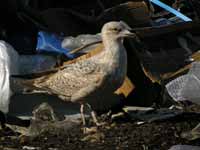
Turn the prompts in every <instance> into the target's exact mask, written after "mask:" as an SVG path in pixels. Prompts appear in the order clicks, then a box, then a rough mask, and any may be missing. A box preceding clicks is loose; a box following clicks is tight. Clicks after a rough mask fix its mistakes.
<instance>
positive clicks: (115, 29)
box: [112, 28, 121, 32]
mask: <svg viewBox="0 0 200 150" xmlns="http://www.w3.org/2000/svg"><path fill="white" fill-rule="evenodd" d="M112 30H113V31H115V32H120V31H121V29H120V28H113V29H112Z"/></svg>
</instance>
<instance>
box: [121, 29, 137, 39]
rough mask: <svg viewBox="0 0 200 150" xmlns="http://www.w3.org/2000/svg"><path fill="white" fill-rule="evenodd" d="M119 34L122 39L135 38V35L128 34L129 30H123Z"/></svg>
mask: <svg viewBox="0 0 200 150" xmlns="http://www.w3.org/2000/svg"><path fill="white" fill-rule="evenodd" d="M120 34H121V36H122V37H129V38H137V36H136V34H135V33H132V32H130V31H129V30H124V31H122V32H121V33H120Z"/></svg>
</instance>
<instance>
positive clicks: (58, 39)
mask: <svg viewBox="0 0 200 150" xmlns="http://www.w3.org/2000/svg"><path fill="white" fill-rule="evenodd" d="M62 40H63V37H62V36H57V35H56V34H53V33H49V32H45V31H40V32H38V40H37V47H36V50H37V51H38V52H58V53H61V54H64V55H65V56H67V57H68V58H74V55H72V54H69V52H70V49H65V48H62V46H61V43H62Z"/></svg>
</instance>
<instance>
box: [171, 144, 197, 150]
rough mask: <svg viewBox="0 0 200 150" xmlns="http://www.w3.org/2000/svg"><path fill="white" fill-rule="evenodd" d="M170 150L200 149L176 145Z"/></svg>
mask: <svg viewBox="0 0 200 150" xmlns="http://www.w3.org/2000/svg"><path fill="white" fill-rule="evenodd" d="M169 150H200V147H199V146H192V145H174V146H172V147H171V148H170V149H169Z"/></svg>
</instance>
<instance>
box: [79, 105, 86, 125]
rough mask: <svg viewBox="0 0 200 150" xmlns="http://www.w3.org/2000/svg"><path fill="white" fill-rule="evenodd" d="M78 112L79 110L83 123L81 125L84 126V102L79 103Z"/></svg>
mask: <svg viewBox="0 0 200 150" xmlns="http://www.w3.org/2000/svg"><path fill="white" fill-rule="evenodd" d="M80 112H81V119H82V123H83V126H84V127H85V125H86V121H85V115H84V104H81V107H80Z"/></svg>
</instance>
